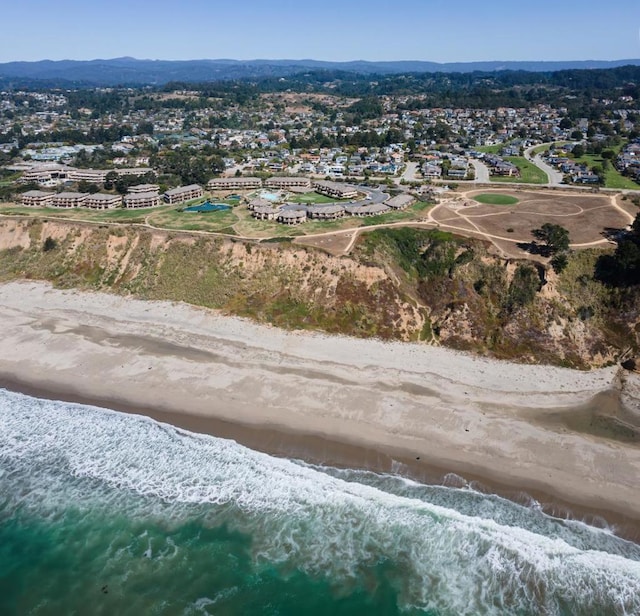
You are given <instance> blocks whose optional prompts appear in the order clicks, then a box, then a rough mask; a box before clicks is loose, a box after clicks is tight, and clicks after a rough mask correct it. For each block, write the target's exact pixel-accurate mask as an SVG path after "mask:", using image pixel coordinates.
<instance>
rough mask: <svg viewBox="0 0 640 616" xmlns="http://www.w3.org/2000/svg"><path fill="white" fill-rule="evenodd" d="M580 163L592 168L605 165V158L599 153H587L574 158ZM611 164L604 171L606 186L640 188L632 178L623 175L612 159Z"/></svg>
mask: <svg viewBox="0 0 640 616" xmlns="http://www.w3.org/2000/svg"><path fill="white" fill-rule="evenodd" d="M574 160H575V161H576V162H578V163H583V164H585V165H587V166H588V167H589V168H590V169H593V167H595V166H600V167H603V166H604V165H603V163H604V158H602V157H601V156H598V155H597V154H585V155H584V156H580V158H576V159H574ZM608 162H609V166H608V167H607V169H606V170H605V172H604V186H605V188H620V189H629V190H638V189H640V185H639V184H636V183H635V182H634V181H633V180H632V179H630V178H627V177H625V176H624V175H622V174H621V173H620V172H619V171H618V170H617V169H616V168H615V167H614V166H613V162H612V161H608Z"/></svg>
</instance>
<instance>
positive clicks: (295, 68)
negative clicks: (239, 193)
mask: <svg viewBox="0 0 640 616" xmlns="http://www.w3.org/2000/svg"><path fill="white" fill-rule="evenodd" d="M629 64H632V65H635V66H640V59H629V60H613V61H600V60H583V61H572V62H451V63H444V64H441V63H438V62H422V61H417V60H403V61H396V62H367V61H364V60H357V61H352V62H324V61H321V60H246V61H244V60H227V59H219V60H137V59H135V58H113V59H110V60H59V61H52V60H41V61H38V62H7V63H3V64H0V82H1V83H2V84H11V83H16V82H39V81H42V82H49V83H52V82H55V83H69V84H84V85H95V86H114V85H162V84H165V83H168V82H170V81H182V82H191V83H193V82H206V81H222V80H228V79H260V78H265V77H286V76H287V75H292V74H295V73H300V72H302V71H305V70H313V71H317V70H328V71H345V72H353V73H360V74H380V75H389V74H394V73H439V72H447V73H468V72H473V71H483V72H493V71H504V70H514V71H532V72H550V71H560V70H566V69H607V68H615V67H618V66H625V65H629Z"/></svg>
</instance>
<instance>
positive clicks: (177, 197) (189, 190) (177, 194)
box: [164, 184, 204, 204]
mask: <svg viewBox="0 0 640 616" xmlns="http://www.w3.org/2000/svg"><path fill="white" fill-rule="evenodd" d="M202 195H204V191H203V190H202V186H199V185H198V184H189V186H178V188H172V189H171V190H168V191H167V192H166V193H164V200H165V202H166V203H170V204H174V203H184V202H185V201H191V199H198V198H199V197H202Z"/></svg>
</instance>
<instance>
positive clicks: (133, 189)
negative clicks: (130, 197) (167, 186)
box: [129, 184, 160, 194]
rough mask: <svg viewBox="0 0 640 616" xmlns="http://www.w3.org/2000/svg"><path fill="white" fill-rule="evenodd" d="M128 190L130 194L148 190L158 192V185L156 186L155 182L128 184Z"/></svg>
mask: <svg viewBox="0 0 640 616" xmlns="http://www.w3.org/2000/svg"><path fill="white" fill-rule="evenodd" d="M129 192H130V193H132V194H137V193H150V192H155V193H159V192H160V186H158V185H157V184H138V185H136V186H129Z"/></svg>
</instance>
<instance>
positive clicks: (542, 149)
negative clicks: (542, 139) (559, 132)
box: [533, 141, 571, 155]
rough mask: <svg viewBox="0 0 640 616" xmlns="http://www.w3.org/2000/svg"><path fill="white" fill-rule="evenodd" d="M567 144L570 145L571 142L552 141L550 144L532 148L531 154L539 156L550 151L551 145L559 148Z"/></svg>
mask: <svg viewBox="0 0 640 616" xmlns="http://www.w3.org/2000/svg"><path fill="white" fill-rule="evenodd" d="M567 143H571V141H553V142H552V143H543V144H542V145H539V146H537V147H535V148H533V154H534V155H535V154H540V153H541V152H546V151H547V150H550V149H551V146H552V145H555V146H556V147H561V146H563V145H566V144H567Z"/></svg>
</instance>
